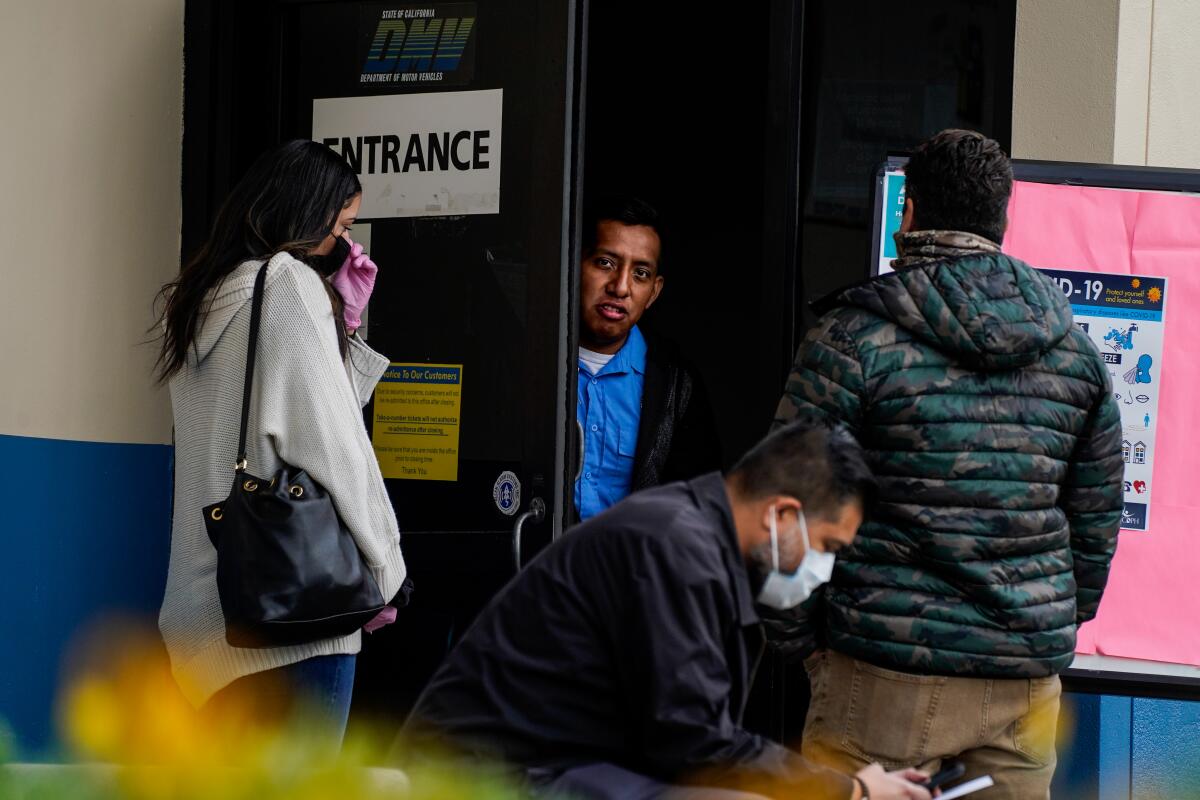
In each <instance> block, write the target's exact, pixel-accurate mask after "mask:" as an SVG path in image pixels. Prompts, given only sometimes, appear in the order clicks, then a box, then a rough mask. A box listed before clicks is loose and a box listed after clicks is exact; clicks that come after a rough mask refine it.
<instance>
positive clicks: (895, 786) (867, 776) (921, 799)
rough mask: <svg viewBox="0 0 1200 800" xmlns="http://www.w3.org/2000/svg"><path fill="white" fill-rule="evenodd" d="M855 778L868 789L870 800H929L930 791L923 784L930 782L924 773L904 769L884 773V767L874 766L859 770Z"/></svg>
mask: <svg viewBox="0 0 1200 800" xmlns="http://www.w3.org/2000/svg"><path fill="white" fill-rule="evenodd" d="M855 777H856V778H858V779H859V780H860V781H862V782H863V783H864V784H865V785H866V787H867V795H868V796H869V797H870V800H929V798H930V795H929V790H928V789H926V788H925V787H924V786H922V785H921V783H923V782H925V781H927V780H929V776H928V775H926V774H925V773H924V772H921V771H920V770H915V769H902V770H899V771H897V772H884V771H883V767H881V766H879V765H878V764H872V765H871V766H869V767H866V768H864V769H861V770H859V771H858V772H857V773H856V774H855Z"/></svg>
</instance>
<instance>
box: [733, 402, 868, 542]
mask: <svg viewBox="0 0 1200 800" xmlns="http://www.w3.org/2000/svg"><path fill="white" fill-rule="evenodd" d="M730 478H732V479H733V481H734V483H735V484H736V485H737V487H738V490H739V491H740V492H742V493H743V494H744V495H746V496H747V497H749V498H757V497H766V496H768V495H776V494H785V495H790V496H792V497H795V498H796V499H798V500H799V501H800V502H801V503H803V504H804V510H805V513H806V514H809V515H810V516H817V517H822V518H824V519H832V518H835V517H836V516H837V515H838V514H839V513H840V512H841V509H842V507H843V506H845V505H846V504H847V503H849V502H852V501H855V500H857V501H858V502H859V503H861V504H862V507H863V509H864V511H865V510H866V509H867V508H868V507H869V506H870V504H871V502H872V500H873V499H874V497H875V477H874V476H873V475H872V474H871V469H870V467H868V466H867V459H866V455H865V454H864V453H863V449H862V446H861V445H859V443H858V441H857V440H856V439H855V438H854V436H853V435H852V434H851V433H850V431H849V430H847V429H846V428H845V426H843V425H840V424H837V423H834V422H831V421H829V420H826V419H808V418H805V419H801V420H797V421H795V422H791V423H789V424H787V425H785V426H784V427H782V428H780V429H778V430H776V431H774V432H773V433H771V434H770V435H769V436H767V437H766V438H765V439H763V440H762V441H760V442H759V443H758V444H756V445H755V446H754V447H752V448H751V449H750V452H748V453H746V455H744V456H742V457H741V459H740V460H739V461H738V462H737V464H735V465H734V467H733V469H732V470H731V471H730Z"/></svg>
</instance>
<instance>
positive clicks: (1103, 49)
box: [1012, 0, 1120, 162]
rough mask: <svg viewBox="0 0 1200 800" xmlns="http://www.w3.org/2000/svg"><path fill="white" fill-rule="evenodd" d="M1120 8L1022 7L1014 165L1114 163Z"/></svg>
mask: <svg viewBox="0 0 1200 800" xmlns="http://www.w3.org/2000/svg"><path fill="white" fill-rule="evenodd" d="M1119 7H1120V0H1017V41H1016V57H1015V61H1014V63H1013V144H1012V154H1013V155H1014V156H1015V157H1017V158H1039V159H1046V160H1052V161H1096V162H1108V161H1112V149H1113V124H1112V113H1113V101H1114V95H1115V80H1116V74H1117V53H1116V38H1117V27H1118V10H1119Z"/></svg>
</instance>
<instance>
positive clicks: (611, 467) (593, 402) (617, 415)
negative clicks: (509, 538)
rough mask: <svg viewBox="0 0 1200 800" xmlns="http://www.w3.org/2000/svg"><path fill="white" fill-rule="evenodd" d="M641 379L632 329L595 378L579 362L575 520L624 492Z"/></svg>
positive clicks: (640, 355)
mask: <svg viewBox="0 0 1200 800" xmlns="http://www.w3.org/2000/svg"><path fill="white" fill-rule="evenodd" d="M645 375H646V340H645V339H644V338H643V337H642V332H641V331H639V330H638V329H637V326H636V325H634V326H633V328H631V329H630V331H629V338H628V339H626V340H625V344H624V345H622V346H621V349H620V350H618V351H617V353H616V355H614V356H613V357H612V360H611V361H609V362H608V363H607V364H605V365H604V368H603V369H601V370H600V371H599V372H598V373H596V374H595V375H593V374H592V373H591V372H589V371H588V369H587V367H586V366H585V365H584V363H583V362H582V361H580V362H579V401H578V403H577V404H576V407H575V409H576V410H575V413H576V418H577V419H578V420H579V424H580V426H582V428H583V468H582V469H581V470H580V474H579V480H577V481H576V482H575V508H576V509H577V510H578V511H579V518H580V519H587V518H588V517H594V516H595V515H597V514H599V513H600V512H601V511H603V510H604V509H606V508H608V507H609V506H611V505H613V504H614V503H617V502H619V501H620V500H622V499H623V498H624V497H625V496H626V495H628V494H629V488H630V486H631V485H632V483H633V457H634V455H635V454H636V452H637V435H638V423H639V422H641V418H642V387H643V385H644V384H645Z"/></svg>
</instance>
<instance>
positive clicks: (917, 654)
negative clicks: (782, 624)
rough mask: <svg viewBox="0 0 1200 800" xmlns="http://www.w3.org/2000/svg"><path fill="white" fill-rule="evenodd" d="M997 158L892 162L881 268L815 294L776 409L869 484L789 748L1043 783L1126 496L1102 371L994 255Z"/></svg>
mask: <svg viewBox="0 0 1200 800" xmlns="http://www.w3.org/2000/svg"><path fill="white" fill-rule="evenodd" d="M1011 187H1012V172H1011V167H1010V165H1009V163H1008V159H1007V157H1005V155H1004V153H1003V152H1002V151H1001V150H1000V147H999V145H997V144H996V143H995V142H994V141H991V140H989V139H986V138H985V137H983V136H981V135H979V134H976V133H971V132H967V131H944V132H942V133H941V134H938V135H937V136H935V137H933V138H932V139H931V140H929V141H928V142H926V143H925V144H923V145H921V147H919V148H918V149H917V151H916V152H915V153H914V155H913V158H912V159H911V161H910V162H909V164H908V166H907V168H906V190H907V203H906V213H905V221H904V224H903V226H902V228H901V233H900V234H898V235H897V243H898V245H899V248H900V254H901V258H899V259H897V260H896V262H894V264H893V266H894V267H895V268H896V270H897V271H896V272H895V273H892V274H888V275H884V276H881V277H878V278H875V279H873V280H870V281H867V282H865V283H863V284H859V285H857V286H854V287H851V288H849V289H846V290H844V291H842V292H840V293H839V294H836V295H835V296H832V297H831V298H828V299H826V300H825V301H822V303H821V304H819V307H818V311H819V312H821V313H823V314H824V316H823V317H822V318H821V321H820V323H819V324H818V325H817V327H816V328H815V329H814V330H813V331H812V332H811V333H810V334H809V336H808V337H807V338H806V340H805V341H804V343H803V344H802V345H801V347H800V349H799V352H798V353H797V355H796V362H795V366H794V368H793V371H792V373H791V375H790V376H789V378H788V382H787V389H786V393H785V395H784V397H783V400H782V401H781V402H780V405H779V410H778V412H777V414H776V424H777V425H778V424H782V423H784V422H786V421H788V420H790V419H792V418H794V417H795V416H797V415H798V414H813V413H816V414H823V415H828V416H830V417H833V418H836V419H838V420H840V421H842V422H844V423H846V424H847V425H849V426H850V427H851V429H852V430H854V431H855V433H856V435H857V436H858V437H859V440H860V441H861V443H862V445H863V447H864V448H865V450H866V451H867V453H868V457H869V461H870V463H871V467H872V469H873V470H874V471H875V473H876V476H877V478H878V480H879V486H880V495H879V498H878V502H877V504H876V507H875V509H874V511H873V513H872V515H871V519H869V521H868V522H867V523H866V524H864V525H863V526H862V528H861V530H860V532H859V536H858V539H857V541H856V542H855V544H854V545H853V546H852V547H850V548H849V549H847V550H845V551H843V552H842V553H839V555H838V562H837V566H836V569H835V571H834V576H833V579H832V581H831V583H830V584H829V586H828V587H827V589H826V590H825V592H824V595H823V598H822V600H821V601H820V602H822V603H823V605H817V606H811V607H809V608H808V609H807V610H808V612H809V613H810V614H812V616H813V619H814V621H815V622H816V626H815V627H816V628H817V631H818V633H819V634H820V635H821V636H822V638H823V642H824V644H825V649H823V650H821V651H819V652H818V653H816V654H815V655H813V656H811V657H810V658H809V659H808V660H807V661H806V667H807V668H808V670H809V676H810V680H811V681H812V684H813V687H812V688H813V700H812V704H811V706H810V709H809V716H808V720H807V723H806V728H805V740H804V754H805V755H806V756H809V757H810V758H812V759H814V760H817V761H821V762H824V763H827V764H829V765H831V766H834V767H836V768H839V769H842V770H843V771H852V770H853V769H855V768H859V767H860V766H861V765H863V764H866V763H870V762H871V761H879V762H882V763H883V764H884V765H885V766H889V767H892V768H895V767H898V766H901V765H903V766H911V765H921V766H922V767H923V768H934V769H936V768H937V767H938V766H939V764H940V761H941V760H942V759H944V758H950V757H960V759H961V760H964V761H966V762H967V766H968V775H969V776H970V775H982V774H992V775H993V777H994V779H995V780H996V782H997V785H998V787H999V788H998V789H996V790H993V792H994V793H993V794H990V795H989V796H990V797H995V798H1000V797H1012V798H1021V800H1026V799H1027V798H1033V797H1047V796H1048V794H1049V784H1050V778H1051V777H1052V776H1053V772H1054V763H1055V758H1054V745H1053V736H1054V728H1055V723H1056V717H1057V708H1058V696H1059V694H1060V686H1059V682H1058V678H1057V675H1058V673H1059V672H1060V671H1062V670H1063V669H1064V668H1065V667H1067V666H1068V665H1069V664H1070V662H1071V659H1072V657H1073V652H1074V648H1075V633H1076V628H1077V626H1078V625H1079V624H1081V623H1083V622H1085V621H1087V620H1089V619H1091V618H1092V617H1093V616H1094V615H1095V613H1096V609H1097V606H1098V605H1099V602H1100V595H1101V592H1102V591H1103V589H1104V584H1105V581H1106V579H1107V576H1108V568H1109V562H1110V561H1111V559H1112V556H1113V552H1114V551H1115V549H1116V536H1117V530H1118V526H1119V520H1120V511H1121V506H1122V486H1121V481H1122V469H1123V462H1122V459H1121V453H1120V441H1121V422H1120V417H1119V411H1118V409H1117V406H1116V404H1115V402H1114V400H1113V396H1112V391H1111V387H1110V379H1109V375H1108V371H1107V368H1106V367H1105V365H1104V364H1103V362H1102V361H1101V359H1100V357H1099V355H1098V353H1097V352H1096V349H1095V347H1094V346H1093V345H1092V343H1091V342H1090V340H1089V339H1088V337H1087V336H1086V334H1084V333H1083V332H1082V331H1081V330H1079V329H1078V327H1077V326H1075V325H1074V324H1073V321H1072V316H1071V308H1070V304H1069V303H1068V302H1067V300H1066V298H1065V297H1064V296H1063V294H1062V293H1061V291H1059V289H1058V287H1057V286H1056V285H1055V284H1054V283H1052V282H1051V281H1050V280H1049V279H1048V278H1046V277H1045V276H1043V275H1041V274H1040V273H1038V272H1037V271H1035V270H1034V269H1032V268H1031V267H1029V266H1027V265H1026V264H1024V263H1022V262H1020V261H1018V260H1016V259H1013V258H1010V257H1008V256H1005V255H1003V254H1002V253H1001V252H1000V247H999V244H998V243H999V242H1000V241H1001V239H1002V237H1003V232H1004V227H1005V224H1006V208H1007V202H1008V197H1009V194H1010V193H1011Z"/></svg>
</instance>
